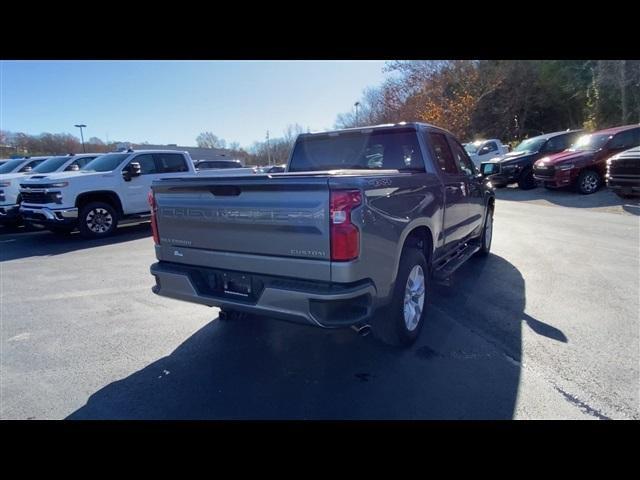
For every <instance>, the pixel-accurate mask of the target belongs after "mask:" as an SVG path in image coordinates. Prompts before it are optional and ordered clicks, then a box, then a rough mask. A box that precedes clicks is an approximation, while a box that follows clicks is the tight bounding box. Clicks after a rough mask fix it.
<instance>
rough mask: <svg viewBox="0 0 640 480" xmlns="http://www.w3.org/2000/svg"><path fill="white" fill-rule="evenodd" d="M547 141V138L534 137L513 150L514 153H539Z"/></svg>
mask: <svg viewBox="0 0 640 480" xmlns="http://www.w3.org/2000/svg"><path fill="white" fill-rule="evenodd" d="M546 141H547V139H546V138H540V137H534V138H528V139H526V140H523V141H522V142H520V143H519V144H518V146H517V147H516V148H514V149H513V151H514V152H538V151H540V149H541V148H542V145H544V143H545V142H546Z"/></svg>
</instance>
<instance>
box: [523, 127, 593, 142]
mask: <svg viewBox="0 0 640 480" xmlns="http://www.w3.org/2000/svg"><path fill="white" fill-rule="evenodd" d="M583 131H584V130H583V129H581V128H578V129H576V130H561V131H559V132H551V133H545V134H544V135H537V136H535V137H529V138H526V139H525V140H531V139H532V138H544V139H545V140H549V139H550V138H553V137H557V136H560V135H567V134H569V133H580V132H583Z"/></svg>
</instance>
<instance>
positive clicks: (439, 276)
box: [433, 242, 480, 285]
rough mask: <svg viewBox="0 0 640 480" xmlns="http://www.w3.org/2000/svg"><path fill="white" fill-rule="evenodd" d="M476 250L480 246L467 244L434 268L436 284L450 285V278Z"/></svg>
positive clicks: (474, 243)
mask: <svg viewBox="0 0 640 480" xmlns="http://www.w3.org/2000/svg"><path fill="white" fill-rule="evenodd" d="M478 250H480V245H479V244H478V243H476V242H473V243H468V244H466V245H465V246H464V247H463V248H461V249H460V250H458V251H457V252H456V253H455V254H454V255H453V256H452V257H451V258H450V259H449V260H447V261H446V262H445V263H444V264H443V265H441V266H439V267H436V268H435V269H434V271H433V278H434V280H435V281H436V282H437V283H441V284H444V285H450V284H451V282H450V277H451V275H453V273H454V272H455V271H456V270H457V269H458V268H460V267H461V266H462V265H463V264H464V263H465V262H466V261H467V260H469V259H470V258H471V257H472V256H473V255H474V254H475V253H476V252H477V251H478Z"/></svg>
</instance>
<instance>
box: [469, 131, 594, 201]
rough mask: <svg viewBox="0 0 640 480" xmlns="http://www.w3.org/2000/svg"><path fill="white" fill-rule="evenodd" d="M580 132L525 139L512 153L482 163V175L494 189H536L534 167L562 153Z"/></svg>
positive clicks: (557, 133)
mask: <svg viewBox="0 0 640 480" xmlns="http://www.w3.org/2000/svg"><path fill="white" fill-rule="evenodd" d="M581 132H582V130H567V131H566V132H554V133H547V134H546V135H540V136H538V137H532V138H527V139H526V140H523V141H522V142H520V144H518V146H516V148H514V149H513V151H512V152H509V153H507V154H506V155H502V156H500V157H496V158H493V159H491V160H488V161H486V162H482V164H481V166H480V169H481V171H482V174H483V175H485V176H487V177H488V178H489V179H490V180H491V184H492V185H493V186H494V187H506V186H507V185H509V184H512V183H517V184H518V187H519V188H520V189H522V190H531V189H532V188H535V187H536V183H535V180H534V178H533V164H534V163H535V161H536V160H538V159H539V158H541V157H544V156H546V155H550V154H553V153H558V152H562V151H563V150H566V149H567V148H569V147H570V146H571V145H572V144H573V143H574V142H575V141H576V140H577V138H578V137H579V136H580V133H581Z"/></svg>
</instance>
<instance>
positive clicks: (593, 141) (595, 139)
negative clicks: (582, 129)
mask: <svg viewBox="0 0 640 480" xmlns="http://www.w3.org/2000/svg"><path fill="white" fill-rule="evenodd" d="M610 138H611V135H609V134H608V133H601V134H591V135H583V136H581V137H580V138H579V139H578V141H577V142H576V143H574V144H573V145H571V147H569V150H572V151H574V152H575V151H584V150H598V149H599V148H601V147H602V146H603V145H604V144H605V143H607V140H609V139H610Z"/></svg>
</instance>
